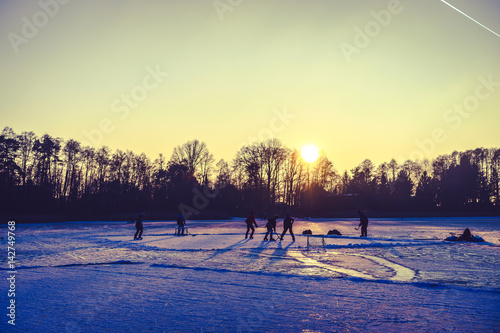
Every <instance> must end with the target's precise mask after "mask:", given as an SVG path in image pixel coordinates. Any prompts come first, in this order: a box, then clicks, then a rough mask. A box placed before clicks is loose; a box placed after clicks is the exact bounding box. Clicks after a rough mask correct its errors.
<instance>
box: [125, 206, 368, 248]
mask: <svg viewBox="0 0 500 333" xmlns="http://www.w3.org/2000/svg"><path fill="white" fill-rule="evenodd" d="M358 213H359V220H360V223H359V226H358V228H359V227H361V237H367V232H368V218H367V217H366V215H365V214H364V213H363V212H361V211H358ZM144 216H145V214H144V213H140V214H139V217H138V218H137V220H136V221H135V228H136V232H135V235H134V240H136V239H142V232H143V231H144V226H143V224H142V221H143V219H144ZM278 218H279V216H278V214H275V215H274V216H272V217H269V218H268V219H267V223H266V226H265V227H266V229H267V232H266V235H265V236H264V240H265V241H268V240H269V241H275V239H274V238H273V233H276V234H277V232H276V223H277V221H278ZM294 222H295V219H294V218H292V217H291V216H290V214H286V217H285V218H284V219H283V232H282V233H281V235H280V236H278V239H279V240H283V237H285V234H286V233H287V231H288V232H289V233H290V236H292V241H293V242H295V235H294V234H293V228H292V227H293V223H294ZM245 223H246V224H247V232H246V233H245V239H247V238H249V237H248V233H250V238H249V239H253V234H254V233H255V228H258V227H259V226H258V225H257V222H256V220H255V215H254V213H253V212H250V215H249V216H248V217H247V219H246V220H245ZM177 226H178V228H177V229H176V233H175V234H176V235H177V236H184V235H185V229H186V228H185V226H186V219H185V218H184V216H183V215H182V214H179V215H178V216H177ZM254 226H255V228H254ZM356 230H358V229H356ZM250 231H251V232H250Z"/></svg>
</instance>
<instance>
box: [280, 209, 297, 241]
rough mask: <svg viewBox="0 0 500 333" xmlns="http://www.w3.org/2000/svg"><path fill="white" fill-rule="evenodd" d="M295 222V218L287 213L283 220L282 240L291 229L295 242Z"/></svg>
mask: <svg viewBox="0 0 500 333" xmlns="http://www.w3.org/2000/svg"><path fill="white" fill-rule="evenodd" d="M293 222H295V219H293V218H291V217H290V214H286V217H285V219H284V220H283V233H282V234H281V237H280V240H283V237H284V236H285V234H286V232H287V231H288V230H290V235H292V240H293V241H294V242H295V235H294V234H293V230H292V225H293Z"/></svg>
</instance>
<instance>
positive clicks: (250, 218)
mask: <svg viewBox="0 0 500 333" xmlns="http://www.w3.org/2000/svg"><path fill="white" fill-rule="evenodd" d="M245 222H246V224H247V233H246V234H245V239H247V238H248V232H249V231H250V230H252V233H251V234H250V239H253V233H254V232H255V228H258V227H259V226H258V225H257V222H255V215H253V212H250V216H248V217H247V219H246V220H245ZM254 225H255V228H254V227H253V226H254Z"/></svg>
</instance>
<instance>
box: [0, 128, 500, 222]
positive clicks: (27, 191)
mask: <svg viewBox="0 0 500 333" xmlns="http://www.w3.org/2000/svg"><path fill="white" fill-rule="evenodd" d="M499 171H500V149H498V148H489V149H487V148H477V149H474V150H467V151H464V152H457V151H454V152H453V153H451V154H447V155H441V156H438V157H437V158H435V159H433V160H432V161H429V160H423V161H412V160H407V161H405V162H404V163H402V164H399V163H398V162H396V160H394V159H392V160H391V161H389V162H387V163H382V164H380V165H378V166H377V165H374V164H373V163H372V162H371V161H370V160H369V159H366V160H364V161H363V162H361V163H360V164H359V165H357V166H355V167H354V168H352V169H351V170H350V171H349V172H348V171H345V172H344V173H342V174H340V173H339V172H338V171H337V170H336V169H335V168H334V165H333V163H332V162H331V161H330V160H329V159H328V158H327V157H326V156H325V155H324V154H323V155H321V156H320V157H319V158H318V159H317V160H316V162H314V163H308V162H305V161H304V160H303V158H302V157H301V155H300V152H299V151H298V150H297V149H290V148H288V147H286V146H284V145H283V144H282V143H281V142H280V141H279V140H277V139H269V140H267V141H264V142H255V143H252V144H248V145H246V146H243V147H241V148H240V149H239V151H237V152H236V155H235V157H234V159H233V160H232V161H225V160H223V159H221V160H219V161H218V162H217V163H216V161H215V159H214V156H213V154H212V153H210V151H209V149H208V147H207V145H206V144H205V143H204V142H200V141H198V140H192V141H188V142H186V143H184V144H181V145H179V146H177V147H175V148H174V150H173V152H172V154H171V157H170V159H169V160H168V161H167V160H166V159H165V156H164V155H163V154H159V156H158V157H157V158H156V159H154V160H151V159H150V158H149V157H148V156H146V155H145V154H136V153H134V152H132V151H128V150H127V151H122V150H119V149H118V150H116V151H114V152H112V151H111V150H110V149H109V148H108V147H105V146H103V147H100V148H92V147H85V146H82V144H81V143H79V142H78V141H75V140H63V139H60V138H55V137H52V136H50V135H48V134H44V135H43V136H41V137H38V136H36V135H35V133H33V132H23V133H21V134H16V133H15V132H14V131H13V130H12V129H11V128H9V127H5V128H4V129H3V131H2V132H1V135H0V217H1V218H2V221H3V220H7V219H16V220H18V221H19V222H26V221H29V222H33V221H44V220H47V221H65V220H94V219H111V220H113V219H115V220H120V219H122V220H123V219H130V218H131V217H134V216H135V215H137V212H143V211H144V212H147V218H148V219H170V220H171V219H174V218H175V216H176V215H177V214H178V212H179V211H181V212H182V213H184V214H185V215H186V217H187V218H190V219H204V218H212V219H216V218H217V219H223V218H229V217H232V216H245V215H247V214H248V212H250V211H254V212H255V213H256V216H257V217H266V216H267V215H270V214H274V213H279V214H280V215H281V216H284V214H285V213H287V212H290V213H292V214H294V215H296V216H310V217H349V216H350V217H355V216H357V213H356V212H357V210H358V209H363V210H366V211H368V212H370V215H371V216H387V217H403V216H461V215H462V216H470V215H498V214H499V213H500V189H499V177H498V174H499Z"/></svg>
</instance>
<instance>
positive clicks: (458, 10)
mask: <svg viewBox="0 0 500 333" xmlns="http://www.w3.org/2000/svg"><path fill="white" fill-rule="evenodd" d="M441 2H443V3H445V4H447V5H448V6H450V7H451V8H453V9H455V10H456V11H457V12H459V13H460V14H462V15H463V16H465V17H467V18H468V19H470V20H472V21H474V22H476V23H477V24H479V25H480V26H482V27H483V28H485V29H486V30H488V31H489V32H492V33H494V34H495V35H497V36H498V37H500V35H499V34H497V33H496V32H494V31H493V30H491V29H490V28H488V27H487V26H485V25H484V24H481V23H480V22H478V21H476V20H474V19H473V18H472V17H470V16H469V15H467V14H465V13H464V12H463V11H461V10H460V9H458V8H456V7H453V6H452V5H450V4H449V3H447V2H446V1H444V0H441Z"/></svg>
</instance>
